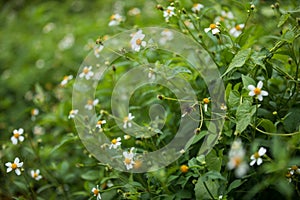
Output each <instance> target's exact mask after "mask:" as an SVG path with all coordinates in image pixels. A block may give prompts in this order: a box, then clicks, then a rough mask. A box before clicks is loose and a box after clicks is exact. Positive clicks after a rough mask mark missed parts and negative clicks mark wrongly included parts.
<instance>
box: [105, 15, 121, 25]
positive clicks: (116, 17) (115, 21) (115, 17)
mask: <svg viewBox="0 0 300 200" xmlns="http://www.w3.org/2000/svg"><path fill="white" fill-rule="evenodd" d="M122 21H124V18H123V17H122V16H121V15H120V14H118V13H117V14H113V15H112V16H110V21H109V23H108V26H118V25H119V24H120V23H121V22H122Z"/></svg>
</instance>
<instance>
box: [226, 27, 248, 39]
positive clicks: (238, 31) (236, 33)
mask: <svg viewBox="0 0 300 200" xmlns="http://www.w3.org/2000/svg"><path fill="white" fill-rule="evenodd" d="M244 27H245V25H244V24H238V25H236V26H235V27H233V28H232V29H230V30H229V33H230V34H231V35H232V36H233V37H238V36H239V35H240V34H241V33H242V29H243V28H244Z"/></svg>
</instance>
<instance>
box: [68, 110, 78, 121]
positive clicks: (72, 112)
mask: <svg viewBox="0 0 300 200" xmlns="http://www.w3.org/2000/svg"><path fill="white" fill-rule="evenodd" d="M77 114H78V110H77V109H75V110H70V112H69V116H68V119H71V118H72V119H73V118H74V117H75V115H77Z"/></svg>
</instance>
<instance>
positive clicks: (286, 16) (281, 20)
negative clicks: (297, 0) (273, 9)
mask: <svg viewBox="0 0 300 200" xmlns="http://www.w3.org/2000/svg"><path fill="white" fill-rule="evenodd" d="M289 17H290V13H286V14H283V15H281V16H280V19H279V23H278V25H277V27H278V28H279V27H281V26H282V25H283V24H284V23H285V22H286V20H287V19H288V18H289Z"/></svg>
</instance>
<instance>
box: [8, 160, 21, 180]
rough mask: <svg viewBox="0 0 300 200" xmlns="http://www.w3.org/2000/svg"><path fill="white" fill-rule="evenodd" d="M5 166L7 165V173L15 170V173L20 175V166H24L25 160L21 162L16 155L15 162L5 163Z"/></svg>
mask: <svg viewBox="0 0 300 200" xmlns="http://www.w3.org/2000/svg"><path fill="white" fill-rule="evenodd" d="M5 166H6V167H7V170H6V173H9V172H11V171H12V170H15V173H16V174H17V175H18V176H19V175H21V170H20V169H19V168H21V167H22V166H23V162H20V159H19V158H18V157H16V158H15V160H14V162H13V163H11V162H7V163H5Z"/></svg>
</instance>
